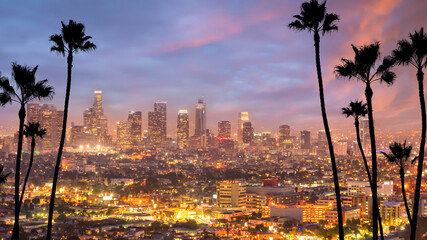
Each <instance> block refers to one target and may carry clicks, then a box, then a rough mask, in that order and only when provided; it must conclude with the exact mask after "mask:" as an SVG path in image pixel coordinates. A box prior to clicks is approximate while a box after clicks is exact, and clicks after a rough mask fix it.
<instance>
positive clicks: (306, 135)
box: [300, 131, 311, 149]
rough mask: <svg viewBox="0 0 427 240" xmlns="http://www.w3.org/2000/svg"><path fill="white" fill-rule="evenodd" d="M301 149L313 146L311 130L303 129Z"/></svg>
mask: <svg viewBox="0 0 427 240" xmlns="http://www.w3.org/2000/svg"><path fill="white" fill-rule="evenodd" d="M300 146H301V149H310V148H311V137H310V131H301V145H300Z"/></svg>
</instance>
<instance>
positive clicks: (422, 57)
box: [393, 28, 427, 240]
mask: <svg viewBox="0 0 427 240" xmlns="http://www.w3.org/2000/svg"><path fill="white" fill-rule="evenodd" d="M409 38H410V41H408V40H406V39H402V40H400V41H399V42H398V43H397V48H396V49H395V50H394V51H393V58H394V59H395V61H396V63H397V64H399V65H412V66H414V67H415V68H416V69H417V80H418V95H419V97H420V106H421V143H420V152H419V158H418V169H417V180H416V183H415V196H414V208H413V212H412V222H413V224H411V238H410V239H411V240H415V239H416V232H417V220H418V209H419V202H420V190H421V178H422V173H423V164H424V151H425V144H426V125H427V120H426V103H425V100H424V72H423V68H426V67H427V34H425V33H424V29H423V28H421V29H420V31H419V32H417V31H415V33H413V34H409Z"/></svg>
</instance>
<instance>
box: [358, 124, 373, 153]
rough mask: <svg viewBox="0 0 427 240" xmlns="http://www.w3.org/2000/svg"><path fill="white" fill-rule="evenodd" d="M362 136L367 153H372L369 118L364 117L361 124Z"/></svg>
mask: <svg viewBox="0 0 427 240" xmlns="http://www.w3.org/2000/svg"><path fill="white" fill-rule="evenodd" d="M360 136H361V142H362V146H363V149H364V151H365V154H366V155H369V154H371V138H370V135H369V119H368V118H363V119H362V122H361V126H360Z"/></svg>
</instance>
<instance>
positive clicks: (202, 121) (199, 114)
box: [194, 99, 206, 137]
mask: <svg viewBox="0 0 427 240" xmlns="http://www.w3.org/2000/svg"><path fill="white" fill-rule="evenodd" d="M195 123H196V128H195V130H194V136H198V137H200V136H203V135H205V134H206V103H205V102H204V101H203V99H199V101H198V102H197V104H196V116H195Z"/></svg>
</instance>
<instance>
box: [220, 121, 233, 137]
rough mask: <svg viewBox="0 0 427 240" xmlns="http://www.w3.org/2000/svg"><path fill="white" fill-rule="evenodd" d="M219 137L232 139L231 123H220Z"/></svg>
mask: <svg viewBox="0 0 427 240" xmlns="http://www.w3.org/2000/svg"><path fill="white" fill-rule="evenodd" d="M218 137H219V138H231V123H230V121H221V122H218Z"/></svg>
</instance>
